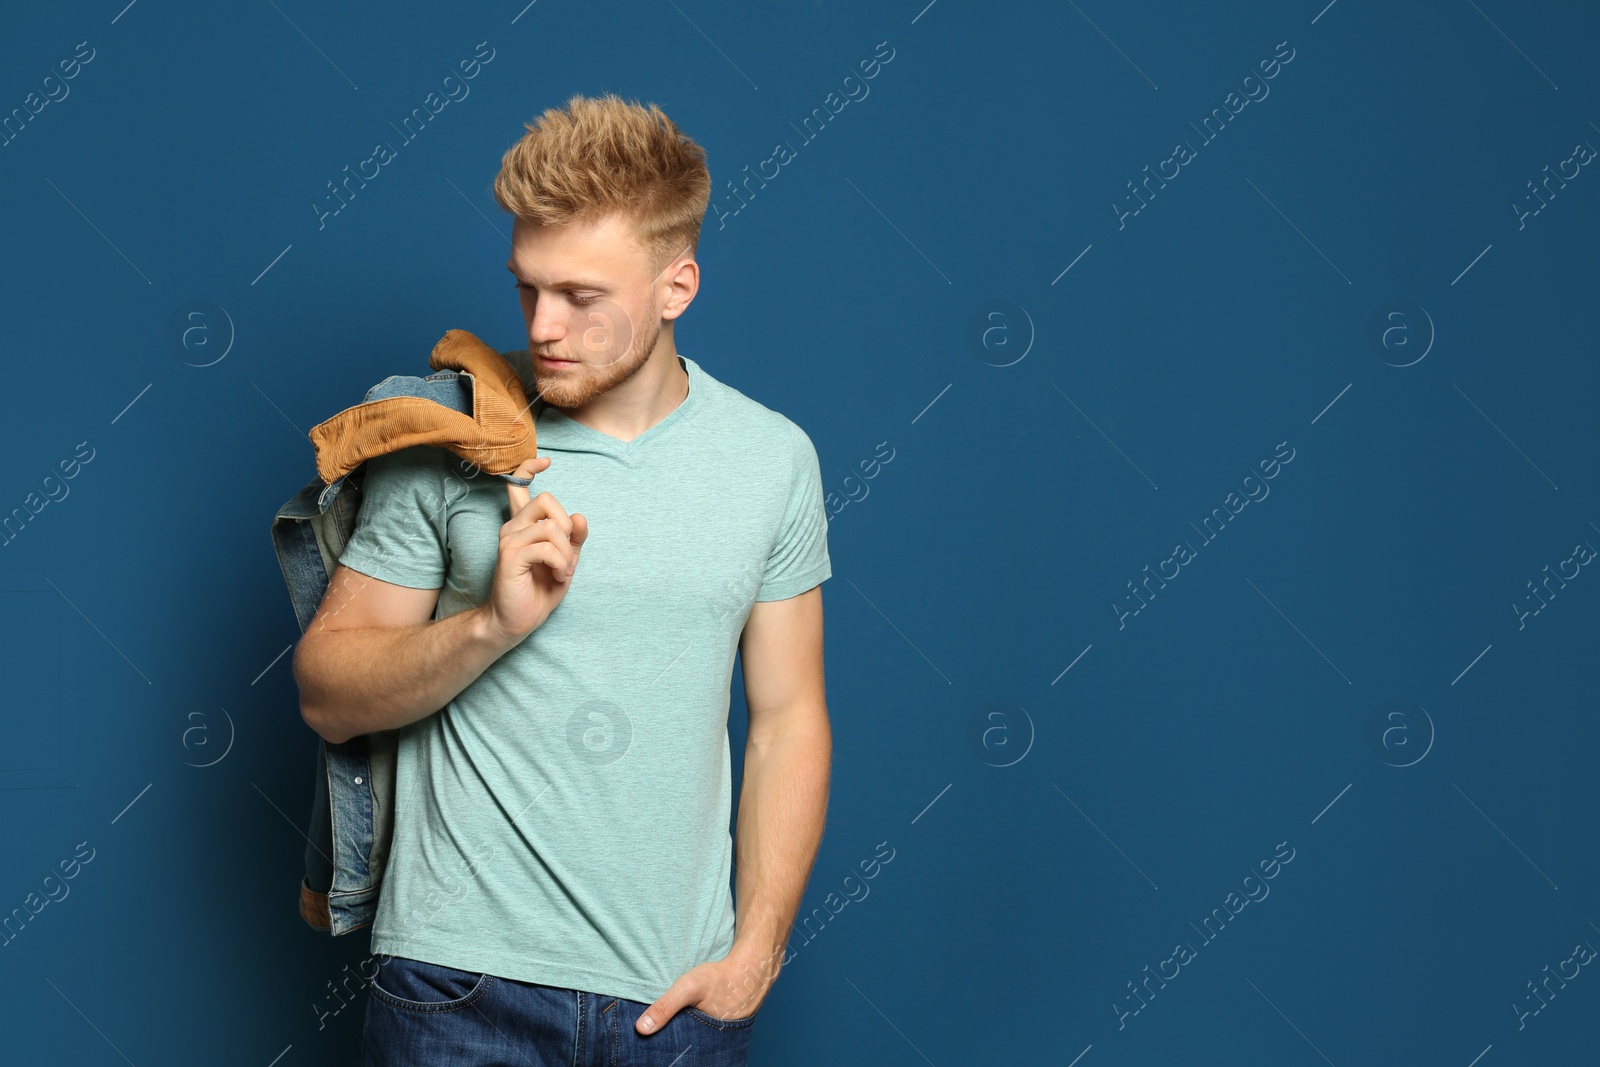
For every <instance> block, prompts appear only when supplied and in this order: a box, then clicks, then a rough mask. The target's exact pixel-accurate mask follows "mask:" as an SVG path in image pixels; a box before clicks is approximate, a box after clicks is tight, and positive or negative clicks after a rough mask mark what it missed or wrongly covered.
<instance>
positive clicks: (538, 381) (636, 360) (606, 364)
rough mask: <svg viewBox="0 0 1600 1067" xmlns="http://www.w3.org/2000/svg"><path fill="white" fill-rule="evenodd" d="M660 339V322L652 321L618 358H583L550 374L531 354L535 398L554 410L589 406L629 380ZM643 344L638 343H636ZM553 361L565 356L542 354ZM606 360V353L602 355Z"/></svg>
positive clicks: (562, 354) (536, 352) (537, 354)
mask: <svg viewBox="0 0 1600 1067" xmlns="http://www.w3.org/2000/svg"><path fill="white" fill-rule="evenodd" d="M660 338H661V320H660V319H655V320H654V327H653V329H652V330H651V332H650V335H649V336H648V337H644V338H641V337H638V336H635V337H634V338H632V340H633V341H634V342H636V343H635V344H634V345H633V346H632V347H631V348H630V349H629V351H628V353H627V354H626V355H624V356H623V358H622V359H615V360H609V361H605V359H604V358H603V359H602V360H594V359H585V360H582V361H581V362H580V363H578V364H577V365H576V366H573V367H567V368H566V369H564V370H559V371H550V370H546V369H545V368H544V367H542V366H541V365H540V364H539V360H538V357H539V356H540V355H541V353H540V352H538V351H536V350H535V351H533V352H531V355H532V356H533V381H534V385H535V386H536V387H537V388H538V391H539V395H540V396H542V397H543V398H544V401H545V403H547V404H549V405H550V406H551V407H554V408H577V407H582V406H583V405H584V404H587V403H589V402H590V401H591V400H593V399H594V398H595V397H597V396H600V395H601V394H602V393H605V392H607V391H609V390H611V389H615V388H616V387H617V386H619V385H621V384H622V383H623V382H625V381H627V380H628V379H630V378H632V377H633V376H634V375H635V374H638V373H639V370H640V369H641V368H642V367H643V366H644V365H645V363H647V362H648V361H649V359H650V354H651V353H652V352H654V351H655V350H656V343H657V342H658V341H659V340H660ZM640 341H643V342H645V343H643V344H639V343H637V342H640ZM542 354H544V355H547V356H551V357H553V358H556V359H562V358H565V357H566V356H567V355H568V354H567V353H565V352H560V351H550V352H545V353H542ZM606 356H607V357H609V353H607V354H606Z"/></svg>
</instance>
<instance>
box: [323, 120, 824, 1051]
mask: <svg viewBox="0 0 1600 1067" xmlns="http://www.w3.org/2000/svg"><path fill="white" fill-rule="evenodd" d="M494 189H495V195H496V198H497V199H498V200H499V202H500V204H501V206H502V207H504V208H505V209H506V210H507V211H509V212H511V213H512V214H513V216H515V221H514V224H513V230H512V249H511V258H510V261H509V262H508V264H507V266H508V268H509V269H510V270H511V272H512V274H513V275H514V276H515V278H516V285H517V290H518V293H519V296H520V298H521V301H522V310H523V315H524V317H525V319H526V321H527V330H528V333H527V337H528V348H527V350H526V351H518V352H511V353H507V354H506V357H507V359H508V360H510V361H512V363H513V365H514V366H516V367H517V369H518V371H519V374H520V375H521V377H522V378H523V381H524V384H525V386H526V387H527V393H528V396H529V397H530V398H534V399H533V406H532V409H531V411H532V413H533V415H534V417H535V425H536V429H537V434H538V447H539V452H540V455H539V456H538V458H536V459H534V460H531V461H530V462H529V463H527V464H525V465H524V466H523V467H522V468H521V469H520V470H519V471H518V472H517V473H518V474H520V475H522V476H523V477H528V476H533V477H534V479H535V481H534V484H533V485H532V486H530V487H529V488H520V487H518V486H515V485H512V484H510V483H508V482H505V481H503V480H501V479H498V478H495V477H493V476H490V475H487V474H484V473H483V472H482V471H480V470H478V469H477V468H476V467H475V466H473V465H471V464H470V463H466V462H464V461H461V460H459V459H457V458H456V457H455V456H454V455H453V454H452V453H450V452H449V451H448V450H446V449H443V448H434V447H432V446H416V447H412V448H407V449H402V450H400V451H398V452H394V453H391V454H389V455H385V456H379V457H376V458H374V459H371V460H369V461H368V462H367V469H366V475H365V482H364V492H363V498H362V505H361V511H360V514H359V518H358V522H357V527H356V529H355V531H354V533H353V535H352V537H351V540H350V543H349V545H348V547H347V548H346V549H345V551H344V553H343V555H342V557H341V560H340V566H339V567H338V568H337V570H336V572H335V573H334V575H333V576H332V580H331V582H330V586H329V591H328V595H327V596H326V598H325V599H324V601H323V604H322V606H321V608H320V609H319V611H318V614H317V616H316V617H315V618H314V619H313V620H312V623H311V625H310V626H309V627H308V628H307V630H306V633H305V635H304V637H303V639H302V640H301V642H300V645H299V648H298V649H297V651H296V654H295V661H294V670H295V677H296V679H297V681H298V683H299V686H300V694H301V711H302V715H303V717H304V719H305V721H306V722H307V724H308V725H310V726H311V727H312V729H314V730H316V731H317V733H318V734H320V735H321V736H322V737H324V738H326V739H328V740H330V741H335V742H338V741H343V740H345V739H347V738H349V737H353V736H356V735H358V734H362V733H367V732H370V731H374V730H381V729H391V728H400V734H399V756H398V766H397V769H396V787H395V824H394V839H393V844H392V846H391V850H390V854H389V859H388V866H387V868H386V871H385V874H384V879H383V886H382V892H381V896H380V903H379V908H378V912H377V916H376V919H375V920H374V923H373V930H372V945H373V950H374V952H375V953H377V954H378V959H379V967H378V971H377V974H376V977H375V978H374V981H373V984H372V991H371V992H372V996H371V999H370V1000H369V1002H368V1006H367V1015H366V1020H365V1025H364V1028H363V1032H362V1041H363V1047H364V1056H365V1061H366V1062H367V1063H368V1064H401V1063H405V1064H436V1063H446V1062H448V1063H451V1064H456V1065H465V1064H518V1065H527V1064H538V1065H543V1064H547V1063H548V1064H556V1063H560V1064H563V1065H571V1064H600V1063H606V1064H613V1063H627V1064H660V1065H661V1067H667V1065H676V1067H695V1065H710V1064H730V1065H737V1064H743V1063H745V1054H746V1049H747V1047H748V1044H749V1040H750V1028H751V1025H752V1023H753V1020H754V1017H755V1014H756V1011H757V1009H758V1007H759V1006H760V1004H761V1002H762V1000H763V998H764V997H765V996H766V993H767V991H768V989H769V988H770V987H771V985H772V983H773V981H774V980H775V979H776V977H777V973H778V969H779V965H780V963H781V962H782V955H783V951H784V945H785V942H786V941H787V934H788V930H789V926H790V923H791V921H792V919H793V917H794V914H795V912H796V910H797V909H798V906H799V902H800V896H801V891H802V889H803V887H804V885H805V881H806V878H807V876H808V875H809V873H810V869H811V864H812V861H813V859H814V858H815V855H816V849H817V845H818V843H819V841H820V838H821V834H822V826H823V817H824V812H825V809H826V805H827V791H828V778H829V758H830V752H831V734H830V730H829V726H828V716H827V707H826V703H825V700H824V693H823V668H822V591H821V588H820V583H821V582H822V581H824V580H825V579H827V578H828V577H829V576H830V574H831V573H832V570H831V566H830V563H829V559H828V549H827V514H826V510H825V509H824V506H823V495H822V486H821V478H820V472H819V469H818V462H817V455H816V451H815V449H814V447H813V446H812V444H811V440H810V438H809V437H808V436H807V435H806V434H805V432H804V431H802V430H801V429H800V428H799V427H798V426H796V425H795V424H794V423H792V422H791V421H789V420H788V419H787V418H785V417H784V416H783V415H780V414H778V413H777V412H774V411H772V410H770V409H768V408H766V407H764V406H762V405H761V404H759V403H756V402H755V401H753V400H751V399H749V398H748V397H746V396H744V395H743V394H742V393H740V392H738V391H737V390H736V389H734V388H732V387H731V386H728V385H724V384H723V383H722V382H720V381H718V380H717V379H715V378H713V377H712V376H711V375H710V374H709V373H707V372H706V371H705V370H704V369H702V368H701V367H700V366H699V365H698V364H697V363H695V362H694V361H693V360H691V359H688V358H687V357H684V356H680V355H679V354H678V352H677V350H676V348H675V346H674V343H673V326H674V324H675V321H676V320H677V318H678V317H679V316H680V315H682V314H683V313H684V311H685V310H686V309H687V308H688V307H689V304H690V302H691V301H693V299H694V296H695V293H696V291H697V290H698V287H699V281H700V273H699V266H698V264H697V263H696V262H695V259H694V250H695V246H696V243H697V240H698V237H699V229H700V222H701V219H702V217H703V216H704V214H705V210H706V206H707V204H708V202H709V199H710V192H711V181H710V176H709V173H708V172H707V169H706V165H705V157H704V152H703V151H702V149H701V148H700V147H699V146H698V145H697V144H695V143H694V142H693V141H691V140H690V139H688V138H687V137H685V136H683V135H682V134H680V133H679V132H678V129H677V127H676V126H675V125H674V124H673V123H672V122H671V120H669V119H668V118H667V117H666V116H665V115H664V114H662V112H661V111H660V109H658V108H657V107H655V106H654V105H650V106H649V107H648V108H645V107H641V106H640V105H638V104H637V103H624V102H623V101H621V100H620V99H618V98H617V97H615V96H613V95H607V96H605V97H601V98H598V99H586V98H584V97H576V96H575V97H573V98H572V99H571V100H570V101H569V102H568V103H567V105H566V106H565V107H564V108H561V109H552V110H550V111H546V112H545V113H544V114H543V116H541V117H540V118H539V120H538V121H537V123H536V124H530V125H529V126H528V127H527V133H526V134H525V135H524V136H523V137H522V139H521V140H520V141H518V142H517V143H516V144H515V145H513V146H512V148H511V149H510V150H508V151H507V152H506V154H505V158H504V159H503V161H502V168H501V171H500V173H499V175H498V176H497V178H496V179H495V186H494ZM736 651H739V652H741V653H742V657H743V674H744V687H745V695H746V699H747V703H748V705H749V710H750V718H749V735H748V741H747V743H746V747H745V763H744V784H743V788H742V791H741V794H740V798H739V819H738V840H737V847H736V848H735V847H734V842H733V841H732V840H731V839H730V834H729V830H728V826H729V814H730V810H729V809H730V801H731V793H732V785H731V772H730V767H731V759H730V753H729V746H728V732H727V713H728V704H729V686H730V684H731V679H732V671H733V661H734V655H735V652H736ZM734 852H736V857H735V856H734V855H730V853H734ZM730 877H734V878H736V882H737V898H738V913H737V916H736V915H735V913H734V909H733V906H732V898H731V894H730V889H729V881H730Z"/></svg>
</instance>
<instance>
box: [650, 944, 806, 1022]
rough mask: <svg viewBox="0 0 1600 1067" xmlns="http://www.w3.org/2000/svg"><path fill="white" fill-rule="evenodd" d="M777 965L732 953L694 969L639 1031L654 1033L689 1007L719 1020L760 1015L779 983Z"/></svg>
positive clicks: (660, 1001)
mask: <svg viewBox="0 0 1600 1067" xmlns="http://www.w3.org/2000/svg"><path fill="white" fill-rule="evenodd" d="M773 962H774V963H775V962H776V961H773ZM776 971H777V968H776V967H775V966H771V965H769V966H767V967H762V966H761V965H760V960H759V958H758V957H754V956H751V955H749V954H744V953H738V952H730V953H729V954H728V955H727V956H726V957H725V958H723V959H720V960H707V961H706V962H705V963H702V964H700V965H699V966H697V967H693V968H690V969H689V970H688V971H687V972H685V973H684V975H683V976H682V977H680V978H679V979H678V980H677V981H676V982H673V983H672V985H671V986H670V987H669V988H668V989H667V991H666V992H665V993H663V994H661V996H660V997H658V998H657V999H656V1001H655V1003H653V1004H651V1005H650V1007H649V1008H648V1009H646V1011H645V1012H644V1014H643V1015H641V1016H639V1022H638V1023H637V1024H636V1027H635V1029H637V1030H638V1032H639V1033H641V1034H653V1033H655V1032H656V1031H658V1030H660V1029H661V1028H662V1027H664V1026H666V1025H667V1022H668V1020H670V1019H671V1018H672V1017H673V1016H674V1015H676V1014H678V1012H679V1011H681V1010H682V1009H684V1008H686V1007H695V1008H698V1009H700V1010H701V1011H703V1012H705V1013H706V1014H707V1015H711V1016H715V1017H716V1018H718V1019H745V1018H748V1017H750V1016H752V1015H754V1014H755V1013H756V1009H757V1008H759V1007H760V1006H761V1001H762V1000H763V999H765V998H766V995H767V991H768V990H769V989H771V988H772V983H773V982H775V981H776V980H777V977H778V976H777V973H776Z"/></svg>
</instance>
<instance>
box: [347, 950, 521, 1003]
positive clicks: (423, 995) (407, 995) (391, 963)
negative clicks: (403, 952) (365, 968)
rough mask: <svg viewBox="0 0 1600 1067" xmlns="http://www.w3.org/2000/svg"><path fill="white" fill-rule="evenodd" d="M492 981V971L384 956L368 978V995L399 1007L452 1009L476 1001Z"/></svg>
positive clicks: (403, 957)
mask: <svg viewBox="0 0 1600 1067" xmlns="http://www.w3.org/2000/svg"><path fill="white" fill-rule="evenodd" d="M493 981H494V975H492V974H482V973H479V972H476V971H463V970H458V969H457V968H455V967H446V966H445V965H444V964H442V963H428V962H426V961H424V960H414V959H409V958H407V957H405V956H386V957H383V959H382V961H381V962H380V963H379V964H378V973H377V974H375V975H374V976H373V978H372V995H373V997H375V998H376V999H377V1000H379V1001H381V1002H383V1003H384V1004H387V1005H389V1006H390V1007H393V1008H398V1009H399V1010H401V1011H410V1012H441V1011H455V1010H457V1009H459V1008H464V1007H466V1006H467V1005H469V1004H472V1003H473V1002H475V1001H477V1000H478V999H479V998H480V997H482V996H483V995H484V993H485V992H487V991H488V989H489V986H490V984H491V983H492V982H493Z"/></svg>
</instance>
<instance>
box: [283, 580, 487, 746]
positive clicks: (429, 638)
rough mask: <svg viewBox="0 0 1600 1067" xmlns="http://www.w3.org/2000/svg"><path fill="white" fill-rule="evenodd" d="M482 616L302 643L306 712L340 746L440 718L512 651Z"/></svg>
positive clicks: (298, 672)
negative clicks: (364, 736)
mask: <svg viewBox="0 0 1600 1067" xmlns="http://www.w3.org/2000/svg"><path fill="white" fill-rule="evenodd" d="M511 647H513V646H511V645H508V644H507V643H506V641H505V639H504V638H503V637H502V636H501V635H499V634H497V633H495V631H494V630H493V628H492V627H490V626H489V625H488V624H487V623H486V622H485V621H484V618H483V615H482V613H481V612H480V611H478V610H476V609H469V610H467V611H462V612H458V613H457V614H455V615H451V616H449V617H447V618H443V619H436V620H433V621H431V622H427V623H423V624H422V625H420V626H400V627H364V628H355V629H342V630H323V629H315V630H311V631H308V632H307V633H306V634H305V636H304V637H302V638H301V640H300V645H299V647H298V648H296V650H295V655H294V676H295V681H296V682H297V683H298V684H299V686H300V713H301V716H302V717H303V718H304V719H305V721H306V723H307V724H308V725H310V726H311V728H312V729H314V730H316V731H317V733H319V734H321V735H322V736H323V737H324V738H326V739H327V740H329V741H333V742H342V741H346V740H349V739H350V738H352V737H356V736H358V735H360V734H365V733H371V732H373V731H374V730H392V729H395V728H396V727H400V726H405V725H406V724H407V723H412V722H416V721H417V720H418V719H423V718H426V717H427V716H429V715H431V714H433V713H434V712H436V711H438V710H439V709H440V708H442V707H444V706H445V705H446V704H448V703H449V702H450V701H451V700H452V699H454V698H455V696H456V694H457V693H460V692H461V690H463V689H465V688H466V687H467V686H468V685H470V684H472V682H473V681H475V680H476V679H477V677H478V676H479V675H480V674H482V673H483V671H484V669H485V668H487V667H488V666H489V664H491V663H493V662H494V661H495V660H497V659H499V658H500V656H502V655H503V654H504V653H505V652H506V650H507V649H509V648H511Z"/></svg>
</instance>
